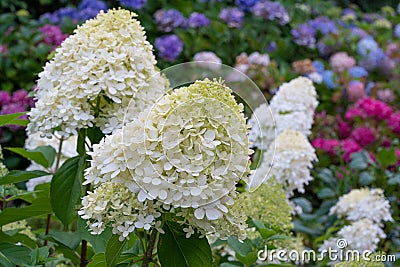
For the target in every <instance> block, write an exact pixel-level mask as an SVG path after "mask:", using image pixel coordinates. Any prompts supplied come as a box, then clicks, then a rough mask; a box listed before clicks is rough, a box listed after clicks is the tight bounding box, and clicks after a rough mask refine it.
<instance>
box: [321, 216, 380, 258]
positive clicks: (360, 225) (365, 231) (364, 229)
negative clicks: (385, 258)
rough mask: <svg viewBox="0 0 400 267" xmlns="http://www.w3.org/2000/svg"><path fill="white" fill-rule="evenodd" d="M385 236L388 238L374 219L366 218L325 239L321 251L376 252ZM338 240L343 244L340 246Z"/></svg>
mask: <svg viewBox="0 0 400 267" xmlns="http://www.w3.org/2000/svg"><path fill="white" fill-rule="evenodd" d="M383 238H386V234H385V233H384V232H383V230H382V229H381V228H380V227H379V226H378V225H377V224H376V223H374V222H373V221H371V220H369V219H366V218H364V219H361V220H358V221H356V222H353V223H352V224H350V225H347V226H344V227H343V228H342V229H341V230H340V231H339V232H338V233H337V237H331V238H329V239H327V240H325V241H324V243H323V244H322V246H321V247H320V248H319V251H323V250H329V249H331V250H332V249H334V250H340V249H343V250H348V249H350V250H357V251H359V252H360V253H362V252H364V251H366V250H369V251H372V252H374V251H376V249H377V248H378V244H379V241H380V240H381V239H383ZM338 242H339V244H341V245H342V246H340V247H339V246H338ZM341 242H345V243H341ZM343 244H345V247H343Z"/></svg>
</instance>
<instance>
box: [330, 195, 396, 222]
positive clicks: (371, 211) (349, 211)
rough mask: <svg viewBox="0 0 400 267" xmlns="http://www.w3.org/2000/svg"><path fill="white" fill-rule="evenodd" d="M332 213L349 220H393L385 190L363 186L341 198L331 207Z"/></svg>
mask: <svg viewBox="0 0 400 267" xmlns="http://www.w3.org/2000/svg"><path fill="white" fill-rule="evenodd" d="M329 213H330V214H336V215H338V217H340V218H343V217H345V218H346V219H347V220H349V221H357V220H360V219H363V218H368V219H370V220H372V221H373V222H374V223H377V224H380V223H381V222H383V221H393V218H392V215H391V214H390V203H389V201H388V200H387V199H386V198H385V196H384V194H383V190H382V189H379V188H376V189H369V188H362V189H353V190H351V191H350V192H349V193H348V194H346V195H343V196H341V197H340V198H339V201H338V202H337V203H336V205H335V206H333V207H332V208H331V209H330V212H329Z"/></svg>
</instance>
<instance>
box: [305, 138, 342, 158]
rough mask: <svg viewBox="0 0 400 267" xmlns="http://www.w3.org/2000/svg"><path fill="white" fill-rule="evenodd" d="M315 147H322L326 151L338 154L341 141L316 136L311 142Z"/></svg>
mask: <svg viewBox="0 0 400 267" xmlns="http://www.w3.org/2000/svg"><path fill="white" fill-rule="evenodd" d="M311 144H312V145H313V147H315V148H319V149H322V150H323V151H325V152H326V153H329V154H331V155H336V152H337V149H338V147H339V145H340V141H339V140H336V139H324V138H316V139H314V140H313V141H312V143H311Z"/></svg>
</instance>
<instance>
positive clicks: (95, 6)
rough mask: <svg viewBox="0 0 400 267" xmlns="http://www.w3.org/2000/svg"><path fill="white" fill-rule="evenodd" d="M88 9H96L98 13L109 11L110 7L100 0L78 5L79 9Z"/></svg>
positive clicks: (84, 0) (83, 2) (85, 1)
mask: <svg viewBox="0 0 400 267" xmlns="http://www.w3.org/2000/svg"><path fill="white" fill-rule="evenodd" d="M86 8H89V9H96V10H98V11H100V10H104V11H107V8H108V6H107V4H106V3H105V2H103V1H100V0H82V1H81V2H80V3H79V5H78V9H79V10H83V9H86Z"/></svg>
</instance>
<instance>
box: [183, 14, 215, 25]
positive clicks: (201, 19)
mask: <svg viewBox="0 0 400 267" xmlns="http://www.w3.org/2000/svg"><path fill="white" fill-rule="evenodd" d="M208 25H210V20H209V19H208V18H207V17H206V16H205V15H204V14H202V13H198V12H193V13H192V14H191V15H190V17H189V20H188V26H189V27H190V28H200V27H206V26H208Z"/></svg>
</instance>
